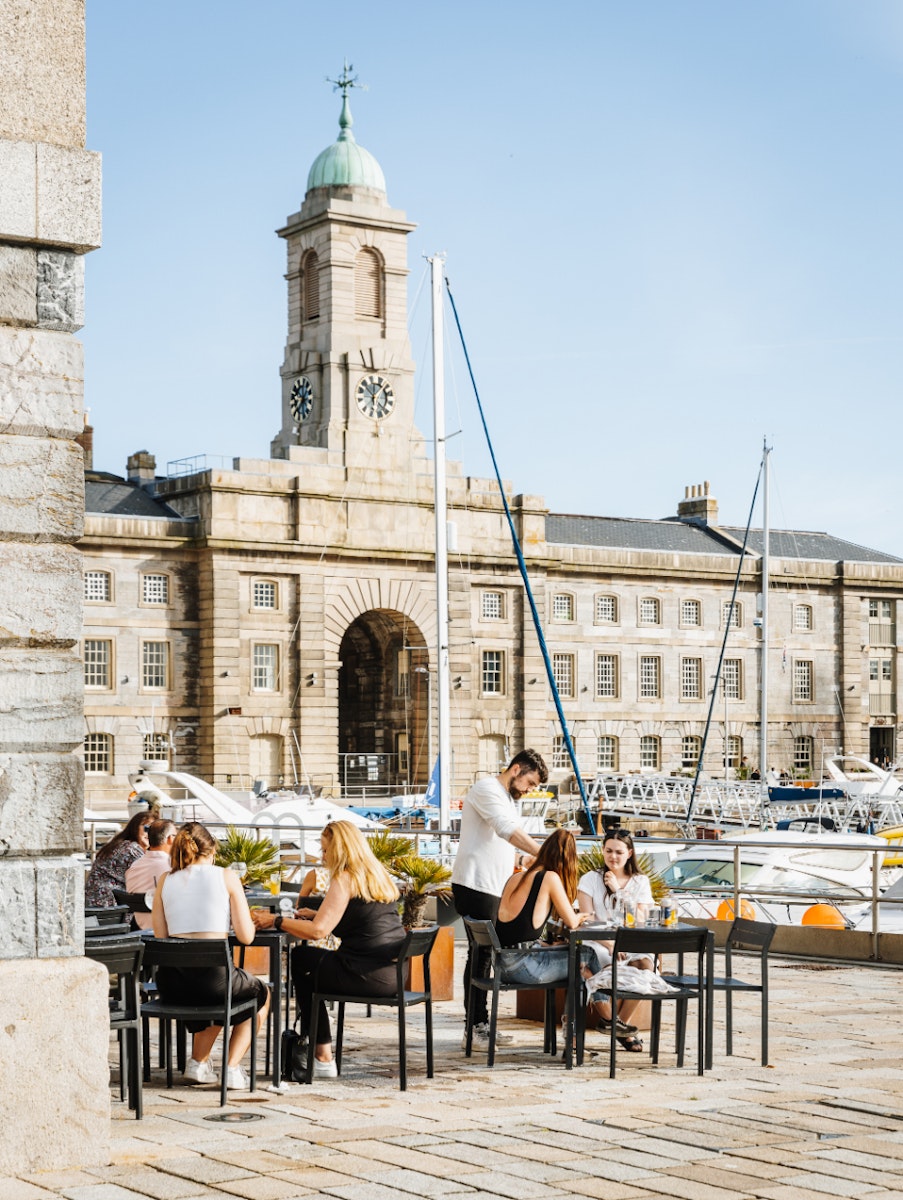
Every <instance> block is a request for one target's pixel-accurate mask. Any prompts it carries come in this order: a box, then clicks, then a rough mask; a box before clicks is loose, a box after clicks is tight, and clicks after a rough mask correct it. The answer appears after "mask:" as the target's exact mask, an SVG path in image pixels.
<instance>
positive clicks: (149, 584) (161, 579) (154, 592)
mask: <svg viewBox="0 0 903 1200" xmlns="http://www.w3.org/2000/svg"><path fill="white" fill-rule="evenodd" d="M141 599H142V600H143V602H144V603H145V604H169V576H168V575H142V577H141Z"/></svg>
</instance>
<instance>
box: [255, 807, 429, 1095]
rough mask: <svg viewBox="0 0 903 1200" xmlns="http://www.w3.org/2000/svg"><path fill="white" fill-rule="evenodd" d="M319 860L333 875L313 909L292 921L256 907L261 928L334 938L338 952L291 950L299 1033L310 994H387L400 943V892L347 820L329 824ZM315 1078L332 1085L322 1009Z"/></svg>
mask: <svg viewBox="0 0 903 1200" xmlns="http://www.w3.org/2000/svg"><path fill="white" fill-rule="evenodd" d="M321 841H322V846H323V858H324V861H325V863H326V866H327V867H328V868H329V871H330V874H331V876H332V878H331V880H330V883H329V888H328V890H327V892H326V895H325V896H324V898H323V903H322V904H321V905H320V907H319V908H318V909H308V908H300V909H298V910H297V911H296V912H295V915H294V916H292V917H279V916H274V914H273V913H270V912H266V911H265V910H262V909H255V910H254V911H253V912H252V914H251V916H252V918H253V920H254V924H255V925H256V926H257V928H258V929H269V928H270V927H271V926H273V925H275V926H276V928H277V929H285V931H286V932H287V933H290V934H291V935H292V936H293V937H296V938H301V939H302V940H303V941H306V942H309V941H315V940H317V939H319V938H323V937H326V936H327V934H330V933H334V934H335V935H336V937H337V938H340V939H341V945H340V946H339V948H338V949H337V950H325V949H322V948H319V947H314V946H299V947H297V948H296V949H295V950H293V951H292V982H293V984H294V986H295V990H296V991H297V993H298V996H299V999H300V1002H301V1020H302V1028H307V1027H308V1025H309V1022H310V1005H311V997H312V996H313V993H314V992H315V991H324V992H340V993H342V992H343V993H346V994H347V995H352V996H362V997H364V998H366V997H367V996H392V995H394V993H395V988H396V979H395V959H396V957H397V955H398V951H399V949H400V947H401V943H402V942H403V941H404V938H405V930H404V926H403V925H402V923H401V918H400V917H399V915H398V888H397V887H396V886H395V883H394V881H393V879H392V876H391V875H390V874H389V872H388V871H387V870H386V868H385V867H384V866H383V865H382V863H381V862H379V860H378V859H377V858H376V857H375V856H374V854H373V851H372V850H371V849H370V847H369V846H368V845H367V842H366V839H365V838H364V837H363V835H362V834H361V832H360V830H358V828H357V827H356V826H355V825H352V824H351V822H350V821H333V822H332V823H331V824H330V825H327V826H326V828H325V829H324V830H323V835H322V839H321ZM317 1037H318V1041H317V1045H316V1049H315V1059H314V1078H315V1079H333V1078H335V1076H336V1074H337V1071H336V1065H335V1063H334V1062H333V1058H332V1035H331V1033H330V1029H329V1017H328V1015H327V1012H326V1005H325V1004H322V1005H321V1006H320V1012H319V1015H318V1018H317Z"/></svg>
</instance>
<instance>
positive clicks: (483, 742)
mask: <svg viewBox="0 0 903 1200" xmlns="http://www.w3.org/2000/svg"><path fill="white" fill-rule="evenodd" d="M479 753H480V774H481V775H500V774H501V773H502V771H504V769H505V766H506V764H507V762H508V758H509V755H508V744H507V742H506V741H505V739H504V737H503V736H502V735H501V734H498V733H489V734H486V735H484V736H483V737H481V738H480V746H479Z"/></svg>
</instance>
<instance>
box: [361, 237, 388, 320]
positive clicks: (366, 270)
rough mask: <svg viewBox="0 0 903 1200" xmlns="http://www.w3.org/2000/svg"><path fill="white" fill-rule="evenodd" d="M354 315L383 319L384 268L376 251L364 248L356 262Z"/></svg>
mask: <svg viewBox="0 0 903 1200" xmlns="http://www.w3.org/2000/svg"><path fill="white" fill-rule="evenodd" d="M354 315H355V316H357V317H381V316H382V315H383V313H382V267H381V263H380V261H379V255H378V254H377V253H376V251H375V250H370V249H369V248H368V247H366V246H365V247H364V249H363V250H359V251H358V253H357V258H355V260H354Z"/></svg>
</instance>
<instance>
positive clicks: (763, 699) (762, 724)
mask: <svg viewBox="0 0 903 1200" xmlns="http://www.w3.org/2000/svg"><path fill="white" fill-rule="evenodd" d="M769 454H771V447H770V446H768V445H767V444H766V439H763V441H762V468H763V472H762V668H761V689H760V692H759V730H760V734H759V775H760V783H759V787H760V790H761V803H760V805H759V812H760V814H761V815H762V818H763V819H764V816H765V804H766V803H767V798H768V573H769V565H770V564H769V557H768V555H769V545H768V539H769V529H768V456H769Z"/></svg>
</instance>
